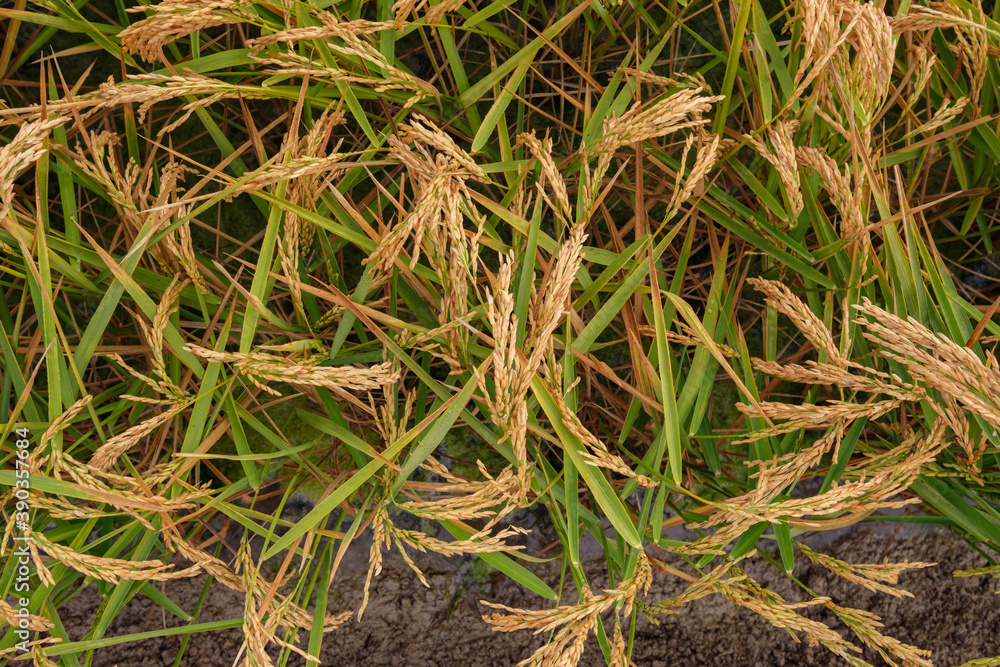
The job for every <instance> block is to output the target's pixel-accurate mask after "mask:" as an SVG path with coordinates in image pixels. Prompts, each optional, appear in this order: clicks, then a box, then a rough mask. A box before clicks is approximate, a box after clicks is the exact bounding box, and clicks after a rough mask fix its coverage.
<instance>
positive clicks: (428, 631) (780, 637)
mask: <svg viewBox="0 0 1000 667" xmlns="http://www.w3.org/2000/svg"><path fill="white" fill-rule="evenodd" d="M806 541H807V543H811V544H812V545H813V546H816V547H817V548H821V550H822V551H823V552H825V553H828V554H830V555H832V556H835V557H837V558H840V559H843V560H846V561H849V562H853V563H873V562H881V561H882V559H883V558H884V557H888V559H889V561H890V562H897V561H902V560H909V561H931V562H937V563H939V565H938V566H937V567H933V568H928V569H923V570H913V571H909V572H907V573H905V574H903V575H902V577H901V580H900V586H901V587H902V588H904V589H907V590H909V591H911V592H912V593H913V594H914V596H915V597H914V598H902V599H897V598H894V597H890V596H887V595H884V594H879V593H873V592H870V591H867V590H865V589H863V588H860V587H858V586H856V585H853V584H850V583H847V582H844V581H842V580H840V579H838V578H836V577H835V576H833V575H832V574H830V573H829V572H828V571H826V570H824V569H822V568H819V567H817V566H815V565H811V564H809V563H808V562H807V561H806V559H805V558H803V557H801V555H797V562H796V569H795V572H794V574H795V576H796V577H798V578H799V579H800V580H801V581H802V583H803V584H805V585H806V586H808V587H809V588H811V589H812V590H814V591H816V592H817V593H820V594H822V595H828V596H830V597H831V598H833V600H834V601H835V602H837V603H838V604H842V605H847V606H851V607H855V608H861V609H867V610H870V611H872V612H874V613H876V614H878V615H879V616H881V617H882V619H883V622H884V624H885V628H884V630H883V631H884V633H885V634H888V635H891V636H893V637H895V638H897V639H899V640H901V641H903V642H906V643H908V644H914V645H916V646H919V647H921V648H926V649H929V650H931V651H933V656H932V660H933V662H934V664H935V665H938V666H944V667H951V666H955V665H959V664H961V663H963V662H965V661H967V660H971V659H974V658H980V657H985V656H998V655H1000V596H997V595H996V594H995V591H997V590H998V589H1000V582H998V581H996V580H993V579H990V578H988V577H975V578H960V579H956V578H953V577H952V571H954V570H956V569H966V568H973V567H982V566H985V565H986V564H987V563H986V561H985V559H984V558H983V557H982V556H981V555H979V554H977V553H976V552H975V551H974V550H972V549H971V548H970V547H969V546H968V545H967V544H966V543H965V542H963V541H962V540H960V539H957V538H955V537H953V536H951V535H949V534H947V533H945V532H943V531H940V530H934V529H920V528H912V527H904V529H903V530H899V531H897V532H896V533H895V534H893V533H892V527H891V526H886V525H885V524H871V525H868V526H863V527H861V528H860V529H856V530H852V531H850V532H849V533H847V534H846V535H843V536H841V537H840V538H839V539H837V540H836V541H833V542H830V543H828V544H822V546H821V547H820V546H817V545H818V544H819V543H818V542H817V541H816V540H815V539H814V540H806ZM416 556H417V558H416V560H417V562H418V564H420V565H421V566H422V567H423V568H424V571H425V573H426V574H427V578H428V581H429V583H430V586H431V587H430V588H425V587H424V586H422V585H421V584H420V583H419V582H418V581H417V579H416V577H415V576H414V575H413V573H412V572H411V571H410V570H409V569H408V568H407V567H406V566H405V564H404V563H403V562H402V560H401V559H400V558H399V556H398V554H397V553H395V552H393V553H392V554H391V555H389V556H388V557H387V558H386V560H385V566H384V570H383V572H382V574H381V576H380V577H378V579H377V580H376V581H375V583H374V585H373V589H372V600H371V603H370V604H369V607H368V609H367V611H366V612H365V615H364V620H363V622H361V623H358V622H357V621H356V620H354V619H352V620H351V621H349V622H348V623H347V624H346V625H345V626H343V627H342V628H340V629H339V630H337V631H335V632H332V633H330V634H328V635H327V636H326V639H325V641H324V643H323V650H322V654H321V658H322V659H323V663H324V664H327V665H338V666H340V665H362V666H371V667H381V666H389V665H392V666H393V667H400V666H407V667H411V666H412V667H446V666H452V665H455V666H463V667H464V666H469V667H474V666H480V665H481V666H484V667H485V666H490V667H502V666H505V665H515V664H516V663H517V662H518V661H520V660H523V659H524V658H526V657H528V656H529V655H530V654H531V652H532V651H533V650H534V649H535V648H537V647H538V646H539V645H540V644H541V643H542V641H543V638H542V637H540V636H532V635H531V634H530V633H529V632H516V633H510V634H501V633H496V632H491V631H490V629H489V627H488V626H487V625H486V624H485V623H484V622H483V621H482V619H481V614H482V613H484V612H485V611H486V610H485V609H484V608H483V607H481V606H479V605H477V604H476V603H475V600H477V599H486V600H490V601H494V602H499V603H502V604H507V605H511V606H516V607H531V608H542V607H544V606H545V601H544V600H543V599H541V598H539V597H537V596H536V595H534V594H532V593H530V592H527V593H526V592H524V591H522V590H521V589H520V588H519V587H518V586H516V585H515V584H512V583H511V582H509V581H504V578H503V577H487V578H484V579H483V580H482V581H481V582H480V583H478V584H476V585H473V586H471V588H469V590H467V591H466V592H464V593H463V588H465V587H467V586H469V584H468V576H467V572H468V564H467V563H466V564H465V565H462V564H461V563H456V561H455V559H452V560H451V561H447V560H445V559H443V558H440V557H436V556H432V557H426V556H424V557H421V554H416ZM363 568H364V558H363V557H358V558H354V559H350V560H349V561H348V562H347V563H345V567H344V568H342V570H341V572H340V574H338V578H337V581H336V582H335V585H334V587H333V589H332V590H331V594H330V609H331V611H341V610H350V609H357V608H358V606H359V603H360V600H361V588H362V584H363V582H364V576H365V572H364V569H363ZM746 570H747V572H748V573H749V574H750V575H751V576H752V577H754V578H755V579H756V580H757V581H758V582H760V583H761V584H763V585H765V586H767V587H768V588H771V589H772V590H775V591H777V592H778V593H780V594H781V595H782V596H784V597H785V599H786V600H788V601H801V600H804V599H806V598H805V594H804V593H803V592H802V591H801V589H798V588H797V587H795V585H794V584H793V583H792V582H791V581H789V580H788V579H786V578H784V577H783V576H782V575H781V574H780V573H778V572H777V571H776V570H775V568H773V567H772V566H770V565H768V564H767V563H766V562H764V561H763V560H762V559H760V558H759V557H758V558H756V559H755V560H754V561H753V562H751V563H750V564H749V565H748V566H747V567H746ZM536 571H537V572H538V574H539V575H540V576H541V577H542V578H543V579H545V580H546V581H547V582H548V583H550V584H551V585H553V587H555V586H556V585H557V584H558V581H559V570H558V561H554V562H551V563H547V564H544V565H541V566H538V567H536ZM587 571H588V575H589V577H590V581H591V583H592V587H593V588H594V590H595V591H596V590H598V589H599V588H600V587H601V586H603V585H604V584H606V581H607V579H606V576H605V574H604V572H605V568H604V561H603V560H602V559H599V558H593V559H591V560H590V561H588V564H587ZM463 573H464V574H463ZM203 584H204V580H203V579H193V580H185V581H179V582H171V583H169V584H168V585H167V586H166V588H165V589H164V590H165V592H166V593H167V594H168V595H169V596H170V597H171V598H173V599H174V600H175V601H177V602H178V603H179V604H180V605H181V606H182V607H184V608H185V610H188V611H191V610H193V608H194V605H195V602H196V600H197V598H198V596H199V595H200V593H201V589H202V586H203ZM685 585H686V584H685V582H683V581H681V580H679V579H678V578H676V577H674V576H671V575H669V574H664V573H654V583H653V586H652V588H651V590H650V594H649V598H648V599H649V600H651V601H656V600H660V599H664V598H667V597H671V596H673V595H676V594H678V593H679V592H680V591H681V590H683V588H684V587H685ZM88 592H89V593H92V594H89V595H88V594H87V593H88ZM575 595H576V594H575V592H573V590H572V587H571V585H570V588H569V589H568V590H566V591H565V592H564V597H563V600H564V602H567V603H572V602H575V601H576V596H575ZM98 603H99V598H98V596H97V595H96V593H95V592H94V590H93V587H91V588H90V589H89V590H88V591H85V592H84V594H81V595H78V596H77V597H76V598H74V599H73V600H71V601H70V602H69V603H68V604H66V605H65V606H64V607H63V608H62V609H61V610H60V615H61V616H62V620H63V622H64V623H65V624H66V627H67V631H68V632H69V635H70V638H71V639H73V640H77V639H80V638H82V636H83V635H84V634H85V633H86V632H87V630H88V629H89V627H90V622H91V620H92V618H93V613H94V611H95V609H96V607H97V605H98ZM242 610H243V600H242V596H241V595H238V594H236V593H233V592H232V591H230V590H228V589H226V588H223V587H222V586H218V585H216V586H214V587H213V588H212V589H211V591H210V593H209V595H208V598H207V600H206V603H205V606H204V609H203V611H202V613H201V615H200V616H199V618H198V621H199V622H205V621H210V620H220V619H230V618H237V617H239V616H241V615H242ZM805 613H806V614H807V615H809V616H810V617H812V618H815V619H817V620H822V621H824V622H827V623H828V624H830V625H831V626H833V627H834V628H836V629H838V630H839V631H841V632H843V633H845V634H847V632H848V631H847V630H846V629H845V628H844V627H843V626H841V625H840V624H839V623H838V622H837V621H835V620H834V619H832V618H831V617H830V614H829V613H828V612H826V611H825V610H824V609H821V608H817V609H812V610H808V611H806V612H805ZM179 624H180V620H179V619H177V618H173V617H170V616H169V615H166V614H164V612H163V611H162V610H161V609H159V608H158V607H156V606H155V605H154V604H153V603H152V602H151V601H149V600H148V599H146V598H144V597H142V596H141V595H140V596H138V597H136V598H135V599H134V600H133V601H132V602H131V603H130V604H129V607H128V608H127V609H126V611H125V612H124V613H122V614H121V615H120V616H119V617H118V619H117V620H116V621H115V623H114V624H113V625H112V627H111V629H110V631H109V633H108V636H115V635H123V634H130V633H137V632H144V631H150V630H155V629H158V628H162V627H164V626H172V625H179ZM609 627H610V626H609ZM851 639H853V638H851ZM242 642H243V638H242V634H241V631H240V630H239V629H236V630H228V631H221V632H215V633H211V634H198V635H195V636H193V637H192V638H191V640H190V643H189V645H188V646H187V648H186V650H185V652H184V655H183V658H182V660H181V663H180V664H181V665H192V666H200V667H214V666H216V665H218V666H220V667H221V666H228V665H232V664H233V662H234V660H235V659H236V657H237V655H238V654H239V652H240V647H241V644H242ZM855 643H859V642H856V641H855ZM180 646H181V638H180V637H166V638H158V639H149V640H145V641H142V642H137V643H129V644H124V645H121V646H114V647H109V648H105V649H101V650H98V651H97V652H96V654H95V655H94V658H93V662H92V664H93V666H94V667H105V666H112V665H120V666H121V667H126V666H142V667H153V666H155V665H173V664H174V662H175V659H176V657H177V655H178V652H179V650H180ZM274 655H275V657H276V656H277V650H275V652H274ZM864 657H865V659H866V660H868V661H870V662H872V663H873V664H874V665H884V664H886V663H885V662H883V661H882V660H881V659H880V658H879V657H878V656H877V655H875V654H873V653H871V652H866V653H865V655H864ZM633 659H634V661H635V663H636V664H637V665H649V666H650V667H668V666H670V667H695V666H708V667H716V666H717V667H723V666H737V665H740V666H743V665H784V666H794V665H844V664H846V663H845V662H844V661H843V660H841V659H840V658H838V657H836V656H834V655H832V654H831V653H829V652H828V651H826V650H825V649H823V648H821V647H811V646H808V645H807V644H805V643H796V642H795V641H793V640H792V638H791V637H790V636H789V634H788V633H787V632H786V631H784V630H781V629H778V628H775V627H773V626H771V625H769V624H768V623H767V622H766V621H764V620H763V619H761V618H760V617H758V616H756V615H754V614H753V613H751V612H749V611H746V610H744V609H741V608H739V607H736V606H734V605H733V604H731V603H730V602H728V601H726V600H725V599H723V598H722V597H721V596H717V595H716V596H711V597H708V598H704V599H702V600H698V601H696V602H693V603H690V604H688V605H687V606H685V607H683V608H682V609H681V610H680V613H679V614H676V615H668V616H662V617H661V620H660V624H659V625H652V624H650V623H649V622H647V621H646V620H645V619H643V618H641V617H640V620H639V622H638V624H637V627H636V636H635V651H634V654H633ZM288 664H290V665H302V664H304V661H303V660H302V659H300V658H298V657H297V656H292V658H291V660H289V663H288ZM580 664H581V665H583V666H588V667H589V666H591V665H595V666H596V665H604V664H605V663H604V661H603V659H602V656H601V652H600V648H599V647H598V646H597V644H596V642H594V641H593V640H592V641H591V642H590V643H589V644H588V646H587V648H586V651H585V653H584V656H583V659H582V660H581V662H580Z"/></svg>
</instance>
